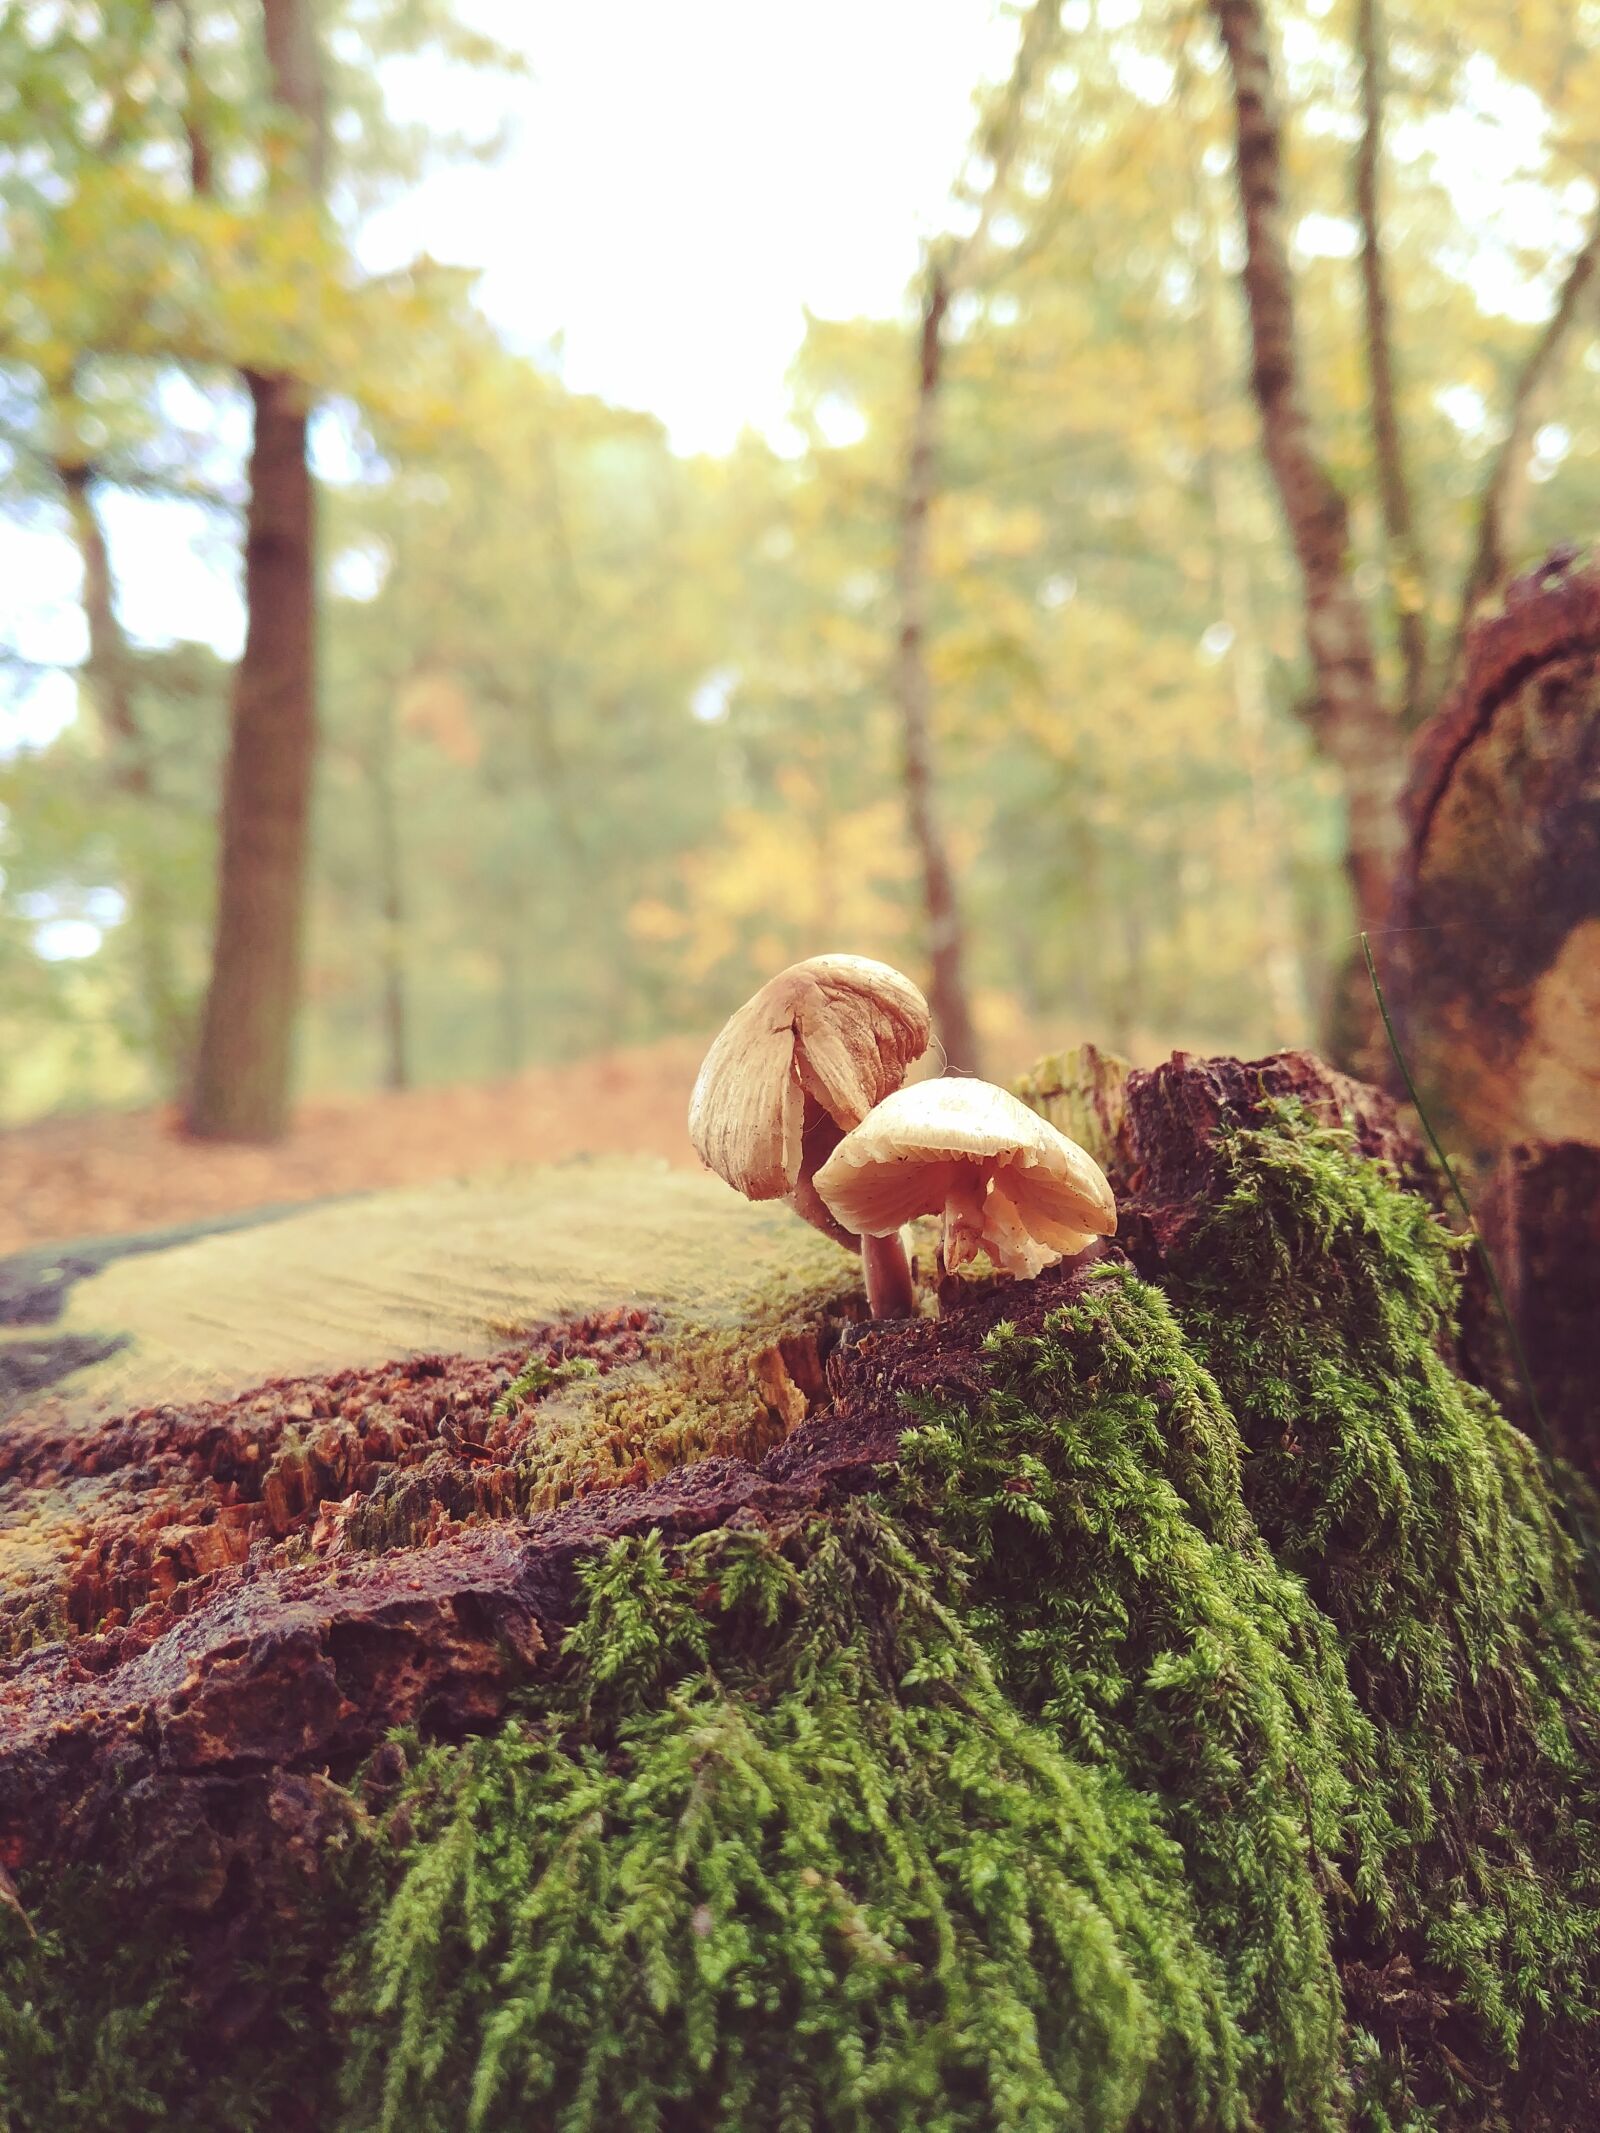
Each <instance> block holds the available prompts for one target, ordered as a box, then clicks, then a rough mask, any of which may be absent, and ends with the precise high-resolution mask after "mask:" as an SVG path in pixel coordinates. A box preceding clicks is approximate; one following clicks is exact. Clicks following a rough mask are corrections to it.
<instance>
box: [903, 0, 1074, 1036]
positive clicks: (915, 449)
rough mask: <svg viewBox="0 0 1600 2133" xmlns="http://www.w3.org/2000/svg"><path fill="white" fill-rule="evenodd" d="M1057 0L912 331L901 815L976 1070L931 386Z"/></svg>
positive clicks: (940, 255) (945, 994)
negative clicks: (940, 617) (936, 601)
mask: <svg viewBox="0 0 1600 2133" xmlns="http://www.w3.org/2000/svg"><path fill="white" fill-rule="evenodd" d="M1060 14H1061V10H1060V6H1059V0H1034V4H1033V6H1032V7H1031V8H1030V9H1029V11H1028V13H1027V15H1026V16H1025V17H1024V19H1023V23H1022V27H1021V30H1020V31H1019V33H1018V37H1017V54H1016V58H1015V60H1014V62H1013V64H1012V69H1011V78H1010V80H1009V81H1008V82H1007V84H1006V86H1005V89H1004V91H1003V92H1002V93H1001V95H1000V97H999V99H998V101H997V102H996V104H995V105H994V107H993V110H992V112H991V115H990V118H989V121H988V123H987V125H986V126H985V127H984V128H983V129H982V130H981V132H980V136H979V139H980V145H981V147H982V149H983V152H984V154H985V156H986V157H987V159H988V164H989V176H988V179H987V182H986V183H985V184H984V187H983V191H982V194H981V197H980V198H979V199H978V203H977V206H978V217H977V221H976V223H975V225H974V227H973V229H972V231H971V233H970V234H969V235H968V236H966V237H965V238H962V239H960V240H959V241H957V242H954V243H949V244H946V245H944V246H943V247H941V248H940V249H939V250H938V251H937V252H936V253H935V254H934V255H933V257H931V258H930V260H929V262H928V270H927V278H926V281H925V283H924V287H923V299H922V314H921V326H920V331H919V333H918V337H917V370H916V392H915V397H914V399H913V401H912V410H911V434H910V439H909V442H908V446H907V451H906V472H905V486H904V489H903V491H902V498H901V506H900V547H899V554H898V557H897V559H896V566H895V591H896V596H897V602H898V607H899V617H900V622H899V635H898V641H897V646H896V657H895V697H896V700H897V701H898V704H899V707H900V724H901V735H902V744H903V749H904V764H905V790H906V819H907V823H908V825H909V827H910V831H911V841H912V844H913V846H914V847H915V849H916V853H917V858H918V861H919V863H920V866H921V869H922V903H923V914H924V919H925V922H926V925H927V936H928V965H929V976H928V1005H929V1006H930V1007H931V1008H932V1010H933V1025H934V1030H935V1032H936V1034H937V1035H938V1038H939V1041H940V1043H941V1044H942V1045H943V1046H944V1050H945V1056H946V1060H947V1062H948V1063H949V1065H951V1066H953V1067H956V1068H958V1069H960V1070H962V1071H963V1072H966V1073H969V1074H970V1073H977V1072H978V1071H979V1070H980V1068H981V1065H982V1060H981V1056H980V1053H979V1049H978V1036H977V1031H976V1029H975V1028H974V1026H973V1021H972V1008H971V1003H970V1000H969V998H968V993H967V982H966V974H965V969H964V952H965V940H964V932H963V927H962V923H961V904H960V898H959V896H958V894H957V890H956V880H955V871H954V869H953V868H952V866H951V864H950V852H949V847H948V845H947V844H946V843H945V838H944V830H943V826H942V825H941V823H940V820H939V808H938V799H937V793H936V787H937V778H936V776H935V771H934V744H933V685H932V682H931V680H930V678H929V674H928V660H927V632H928V519H929V514H930V512H931V510H932V507H933V499H934V496H935V494H936V493H937V489H938V436H939V396H940V388H941V386H942V384H943V382H944V326H945V317H946V314H947V312H948V311H949V308H950V299H951V296H952V295H953V294H954V293H955V291H956V290H957V289H959V288H962V287H965V286H967V285H968V284H970V283H971V282H972V281H974V280H975V279H976V278H977V277H978V275H979V274H980V273H981V271H982V268H983V265H984V263H985V260H986V257H987V255H988V253H989V251H990V249H991V231H992V228H993V224H994V218H995V215H996V213H997V211H998V209H999V207H1000V204H1001V201H1002V199H1003V197H1004V193H1005V188H1006V184H1007V181H1008V179H1009V177H1010V172H1011V166H1012V163H1013V162H1014V161H1015V159H1016V153H1017V148H1018V145H1019V143H1020V140H1021V137H1022V122H1023V107H1024V105H1025V103H1026V101H1027V95H1028V89H1029V87H1030V85H1031V83H1032V82H1033V79H1034V77H1035V75H1036V74H1037V73H1038V71H1039V68H1040V66H1041V65H1042V63H1043V61H1044V58H1045V56H1046V54H1047V53H1048V52H1049V50H1050V48H1051V47H1052V45H1053V44H1054V43H1055V41H1056V38H1057V37H1058V36H1059V34H1060Z"/></svg>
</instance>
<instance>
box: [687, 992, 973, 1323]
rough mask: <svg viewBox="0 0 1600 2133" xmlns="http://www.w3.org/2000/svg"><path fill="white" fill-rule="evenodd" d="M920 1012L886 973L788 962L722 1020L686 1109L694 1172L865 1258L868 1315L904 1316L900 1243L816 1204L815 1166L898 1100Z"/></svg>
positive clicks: (925, 1028) (921, 1006) (916, 995)
mask: <svg viewBox="0 0 1600 2133" xmlns="http://www.w3.org/2000/svg"><path fill="white" fill-rule="evenodd" d="M932 1027H933V1023H932V1017H931V1016H930V1014H929V1012H928V1003H927V1001H926V1000H925V999H924V998H923V997H922V995H921V993H920V992H918V990H917V988H916V986H915V985H913V984H912V982H911V980H910V979H909V978H907V977H903V976H902V975H901V973H900V972H899V971H898V970H893V969H891V968H890V966H889V965H888V964H887V963H875V962H872V961H871V960H869V958H868V957H866V956H861V955H817V956H812V957H811V958H810V960H809V961H808V962H804V963H791V964H790V966H789V968H788V969H787V970H780V971H779V973H778V975H777V976H776V977H775V978H772V979H770V980H769V981H768V983H767V984H765V985H763V986H762V988H761V990H760V991H759V992H758V993H757V994H756V995H755V997H754V998H753V999H750V1000H747V1001H746V1002H745V1004H744V1005H743V1007H741V1008H739V1009H738V1010H737V1012H736V1013H734V1014H732V1015H730V1016H729V1017H728V1020H727V1021H726V1022H725V1023H724V1024H723V1026H722V1029H721V1031H720V1032H719V1033H718V1035H717V1037H716V1039H715V1040H714V1042H713V1043H712V1046H711V1049H710V1051H709V1052H707V1054H706V1056H705V1060H704V1063H703V1064H702V1066H701V1068H700V1073H699V1076H698V1078H697V1079H696V1081H695V1085H694V1094H693V1096H691V1098H690V1099H689V1138H690V1139H691V1140H692V1141H693V1143H694V1146H695V1151H696V1153H697V1154H698V1155H699V1156H700V1158H701V1160H702V1162H704V1163H706V1164H708V1165H709V1166H710V1168H711V1169H713V1170H714V1171H715V1172H716V1173H717V1175H718V1177H720V1178H723V1179H725V1180H726V1182H727V1183H728V1184H730V1185H731V1186H732V1187H733V1188H734V1190H735V1191H736V1192H742V1193H743V1194H744V1196H745V1198H746V1199H747V1200H788V1201H789V1203H790V1204H791V1206H793V1207H794V1209H795V1210H796V1212H797V1213H798V1214H801V1215H803V1216H804V1217H805V1219H806V1220H807V1221H808V1222H810V1223H811V1224H812V1225H813V1226H814V1227H815V1228H817V1229H820V1230H821V1231H822V1232H823V1233H824V1234H825V1235H826V1236H830V1237H833V1238H834V1239H836V1240H837V1241H838V1242H839V1243H841V1244H847V1245H850V1246H851V1247H854V1246H855V1245H857V1244H858V1243H859V1245H860V1247H861V1257H862V1266H863V1269H864V1271H865V1274H866V1282H867V1299H868V1302H869V1303H870V1304H871V1307H872V1311H873V1315H874V1316H875V1317H879V1318H884V1317H890V1316H896V1315H900V1314H903V1313H905V1312H909V1311H910V1310H911V1308H912V1303H913V1298H912V1289H911V1271H910V1268H909V1266H908V1265H907V1263H906V1255H905V1248H904V1246H903V1245H902V1244H901V1242H900V1240H899V1237H898V1236H897V1235H895V1234H894V1233H893V1231H892V1230H891V1231H889V1232H887V1233H885V1234H883V1235H873V1236H870V1237H868V1236H862V1235H860V1234H859V1233H858V1232H856V1231H855V1230H853V1229H852V1228H851V1227H850V1225H849V1224H848V1223H840V1222H839V1221H838V1220H836V1219H835V1217H834V1216H833V1215H832V1214H831V1213H830V1212H829V1211H828V1209H827V1208H826V1207H824V1206H823V1204H822V1202H821V1201H820V1200H819V1199H818V1198H817V1195H816V1190H815V1187H814V1186H813V1184H812V1179H813V1177H814V1175H815V1172H816V1170H817V1168H818V1167H819V1165H820V1164H822V1163H823V1162H824V1161H825V1160H826V1159H827V1158H828V1156H830V1155H831V1154H832V1152H833V1150H834V1149H835V1148H836V1147H837V1146H838V1145H839V1143H840V1140H841V1138H842V1136H843V1135H844V1134H845V1133H847V1132H848V1131H849V1130H850V1128H851V1127H853V1126H858V1125H859V1124H860V1123H861V1121H862V1120H863V1119H864V1118H865V1117H866V1116H867V1114H868V1113H869V1112H870V1111H871V1109H872V1107H873V1105H874V1104H877V1103H879V1102H881V1101H882V1099H883V1098H884V1097H885V1096H887V1095H889V1094H890V1092H891V1091H892V1090H895V1089H898V1088H899V1086H900V1084H901V1082H902V1081H904V1079H905V1077H906V1072H907V1069H908V1068H909V1067H910V1066H911V1064H912V1062H913V1061H914V1060H916V1059H917V1058H919V1057H920V1056H921V1054H922V1053H923V1052H924V1051H926V1050H927V1047H928V1039H929V1037H930V1035H931V1034H932Z"/></svg>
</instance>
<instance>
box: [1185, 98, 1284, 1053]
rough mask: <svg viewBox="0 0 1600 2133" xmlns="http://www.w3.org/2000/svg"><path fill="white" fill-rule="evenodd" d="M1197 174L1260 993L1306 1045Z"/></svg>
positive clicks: (1214, 481) (1209, 448)
mask: <svg viewBox="0 0 1600 2133" xmlns="http://www.w3.org/2000/svg"><path fill="white" fill-rule="evenodd" d="M1181 93H1182V92H1181V90H1180V94H1181ZM1193 176H1194V190H1195V204H1196V209H1197V220H1198V222H1199V225H1200V230H1201V236H1200V240H1199V245H1198V253H1199V260H1198V264H1199V279H1200V288H1201V309H1200V336H1199V340H1200V346H1199V355H1200V380H1199V399H1200V415H1201V422H1202V425H1203V430H1204V437H1205V455H1204V464H1205V480H1206V490H1207V496H1208V500H1209V502H1210V505H1211V520H1212V528H1213V531H1214V534H1215V550H1216V573H1217V603H1218V606H1219V607H1220V608H1221V610H1222V619H1223V621H1224V622H1225V623H1226V624H1227V626H1228V629H1229V631H1230V633H1231V638H1232V641H1231V643H1230V645H1229V647H1228V679H1229V683H1230V686H1231V691H1232V695H1233V711H1234V724H1235V729H1236V731H1237V734H1238V741H1239V760H1240V764H1241V766H1242V768H1243V770H1244V774H1245V780H1246V794H1247V798H1248V806H1249V817H1250V836H1251V844H1252V846H1253V849H1254V857H1255V872H1256V893H1257V925H1258V927H1259V930H1260V938H1261V985H1262V993H1263V995H1264V998H1265V1003H1266V1010H1267V1019H1268V1022H1269V1025H1270V1033H1271V1041H1272V1042H1273V1043H1274V1044H1291V1043H1303V1042H1304V1041H1305V1040H1306V1039H1307V1038H1308V1037H1309V1036H1310V1034H1311V1031H1312V1026H1313V1015H1312V1009H1311V998H1310V993H1309V990H1308V987H1307V984H1306V973H1305V963H1304V959H1303V957H1302V955H1301V951H1300V941H1299V935H1298V928H1297V926H1296V923H1295V904H1294V885H1293V881H1292V878H1291V872H1290V864H1289V825H1288V820H1287V817H1286V815H1285V812H1284V808H1283V805H1282V800H1281V795H1280V792H1279V786H1278V780H1277V777H1276V776H1275V774H1274V768H1273V764H1272V762H1271V759H1270V753H1269V749H1268V739H1267V737H1268V732H1269V729H1270V726H1271V719H1272V711H1271V704H1270V701H1269V697H1268V691H1267V674H1266V656H1265V652H1264V650H1263V646H1262V637H1261V628H1260V623H1259V619H1258V617H1257V613H1256V600H1255V588H1254V586H1253V583H1252V580H1251V571H1250V556H1249V547H1248V535H1247V527H1246V516H1247V499H1246V496H1245V494H1244V489H1243V483H1242V478H1241V475H1240V471H1239V467H1238V464H1237V461H1236V460H1235V458H1234V456H1233V455H1232V454H1231V453H1230V452H1229V450H1228V449H1227V446H1226V444H1225V443H1224V441H1223V438H1222V405H1221V394H1222V392H1223V390H1224V389H1225V381H1226V379H1227V376H1228V369H1227V356H1226V352H1225V349H1224V344H1223V333H1222V322H1221V315H1220V314H1221V309H1222V287H1221V282H1222V276H1221V272H1220V269H1219V264H1218V258H1217V224H1216V217H1215V216H1214V215H1213V213H1212V212H1211V208H1212V202H1211V198H1210V195H1209V192H1208V190H1207V188H1206V180H1205V178H1204V175H1203V173H1202V171H1201V168H1200V165H1199V162H1198V159H1197V160H1196V163H1195V165H1194V172H1193ZM1180 908H1181V906H1180Z"/></svg>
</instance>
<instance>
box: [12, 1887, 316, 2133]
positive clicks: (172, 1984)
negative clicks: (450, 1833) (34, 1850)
mask: <svg viewBox="0 0 1600 2133" xmlns="http://www.w3.org/2000/svg"><path fill="white" fill-rule="evenodd" d="M24 1894H25V1895H26V1897H27V1899H28V1911H29V1915H28V1916H27V1917H26V1918H25V1917H24V1916H23V1915H22V1914H21V1913H20V1912H19V1911H17V1910H15V1909H12V1908H10V1907H7V1906H5V1905H0V2133H150V2129H152V2128H154V2127H163V2128H166V2127H171V2128H174V2129H177V2128H184V2129H188V2128H194V2129H196V2133H198V2129H199V2128H201V2127H203V2128H204V2129H205V2133H282V2129H284V2128H299V2127H311V2126H316V2127H322V2126H331V2125H332V2124H333V2123H334V2117H335V2113H336V2110H337V2104H336V2100H335V2097H334V2094H333V2087H332V2076H333V2073H334V2071H335V2066H336V2060H335V2056H334V2053H333V2050H332V2046H331V2044H330V2041H329V2039H328V2037H327V2035H326V2030H325V2023H326V2009H327V1994H326V1984H325V1976H326V1951H327V1949H328V1948H329V1946H330V1945H336V1944H337V1941H338V1939H339V1937H340V1936H341V1935H342V1933H343V1932H345V1931H348V1930H349V1926H350V1919H351V1916H352V1915H353V1914H350V1913H348V1912H347V1911H346V1909H345V1907H344V1900H343V1898H341V1897H339V1896H337V1895H336V1894H335V1893H334V1892H333V1888H332V1887H330V1888H329V1889H328V1890H327V1891H325V1892H324V1893H323V1894H322V1895H321V1896H320V1897H319V1900H318V1901H317V1902H316V1903H315V1905H311V1906H308V1907H307V1908H306V1909H305V1910H304V1911H302V1912H301V1913H300V1914H299V1915H297V1916H294V1917H290V1916H288V1915H286V1914H284V1913H282V1912H278V1911H273V1912H271V1913H269V1914H268V1922H267V1923H268V1930H267V1931H266V1932H265V1933H264V1934H262V1935H261V1936H260V1938H259V1940H258V1943H257V1945H255V1946H254V1947H253V1948H252V1949H251V1951H250V1953H249V1954H248V1955H247V1956H246V1957H245V1959H244V1960H243V1961H242V1962H239V1961H238V1960H237V1958H235V1957H234V1956H233V1954H232V1952H231V1951H229V1955H228V1960H227V1962H226V1964H225V1965H224V1966H222V1968H223V1969H224V1970H225V1973H226V1975H227V1977H228V1979H229V1985H230V1989H229V1991H228V1994H227V1996H226V1998H225V1999H224V2000H223V2001H222V2002H220V2003H219V2002H218V2001H217V2000H216V1999H215V1998H214V1997H213V1996H212V1995H211V1994H209V1993H208V1991H207V1984H208V1982H210V1983H213V1984H214V1982H215V1978H214V1977H212V1978H211V1979H210V1980H208V1978H207V1976H206V1965H205V1964H204V1962H203V1961H199V1960H197V1959H196V1951H195V1949H194V1948H193V1947H192V1946H191V1945H190V1938H191V1936H192V1935H193V1934H194V1932H195V1931H196V1921H195V1920H194V1919H193V1918H192V1917H189V1916H187V1915H186V1914H185V1913H184V1912H183V1911H182V1910H181V1909H178V1910H174V1909H173V1908H171V1907H170V1906H168V1905H164V1904H159V1903H157V1904H151V1903H150V1902H149V1901H148V1899H147V1897H146V1895H145V1894H144V1892H139V1891H129V1890H128V1889H126V1888H125V1887H121V1886H119V1885H117V1883H116V1882H115V1881H114V1879H113V1878H112V1877H110V1876H108V1875H107V1874H105V1873H88V1872H85V1871H83V1870H78V1871H75V1872H73V1873H70V1874H67V1875H63V1876H58V1877H52V1878H51V1880H50V1881H49V1882H48V1883H41V1884H39V1885H38V1886H36V1887H31V1888H25V1890H24ZM202 1930H203V1929H202ZM219 1952H220V1951H219Z"/></svg>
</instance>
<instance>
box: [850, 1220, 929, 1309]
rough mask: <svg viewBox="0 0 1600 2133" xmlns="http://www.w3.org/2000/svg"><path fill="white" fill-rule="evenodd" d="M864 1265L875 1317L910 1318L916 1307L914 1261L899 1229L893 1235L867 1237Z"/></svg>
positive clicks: (863, 1252) (863, 1269)
mask: <svg viewBox="0 0 1600 2133" xmlns="http://www.w3.org/2000/svg"><path fill="white" fill-rule="evenodd" d="M861 1268H862V1272H863V1273H864V1274H865V1275H866V1278H867V1306H868V1308H869V1310H870V1311H871V1312H872V1315H873V1317H874V1318H910V1317H912V1316H913V1314H914V1313H915V1311H916V1308H917V1298H916V1292H915V1290H914V1289H913V1288H912V1286H911V1263H910V1261H909V1260H908V1259H907V1258H906V1248H905V1246H904V1244H902V1243H901V1241H900V1232H899V1231H898V1230H896V1231H895V1232H894V1234H893V1235H892V1236H889V1237H863V1238H862V1240H861Z"/></svg>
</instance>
